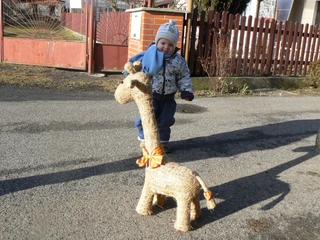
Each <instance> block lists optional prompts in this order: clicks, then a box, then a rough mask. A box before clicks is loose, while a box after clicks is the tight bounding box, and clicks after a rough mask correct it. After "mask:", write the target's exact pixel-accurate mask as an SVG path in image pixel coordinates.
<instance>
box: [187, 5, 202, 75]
mask: <svg viewBox="0 0 320 240" xmlns="http://www.w3.org/2000/svg"><path fill="white" fill-rule="evenodd" d="M197 19H198V9H195V10H194V12H193V16H192V24H191V34H190V37H191V40H190V49H186V51H188V50H189V51H190V54H189V63H188V65H189V69H190V73H191V74H193V73H194V69H195V62H196V61H197V59H196V47H198V46H196V34H197V23H198V21H197ZM198 43H199V42H198Z"/></svg>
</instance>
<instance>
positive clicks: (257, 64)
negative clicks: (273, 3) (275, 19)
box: [254, 18, 264, 74]
mask: <svg viewBox="0 0 320 240" xmlns="http://www.w3.org/2000/svg"><path fill="white" fill-rule="evenodd" d="M263 25H264V18H260V20H259V32H258V41H257V45H256V55H255V57H256V59H255V60H256V61H255V65H254V73H255V74H257V73H258V69H259V63H260V60H261V57H260V56H261V42H262V33H263Z"/></svg>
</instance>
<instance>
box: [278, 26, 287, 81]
mask: <svg viewBox="0 0 320 240" xmlns="http://www.w3.org/2000/svg"><path fill="white" fill-rule="evenodd" d="M287 34H288V21H285V22H284V29H283V32H282V41H281V49H280V55H279V60H280V64H279V73H280V74H281V75H282V74H284V71H283V68H284V66H283V65H284V59H285V53H286V48H287Z"/></svg>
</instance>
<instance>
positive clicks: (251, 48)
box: [248, 18, 259, 75]
mask: <svg viewBox="0 0 320 240" xmlns="http://www.w3.org/2000/svg"><path fill="white" fill-rule="evenodd" d="M258 22H259V19H258V18H255V19H254V24H253V32H252V38H251V46H250V62H249V72H248V73H249V74H250V75H252V74H253V66H254V60H255V59H254V56H255V54H254V53H255V51H256V37H257V30H258Z"/></svg>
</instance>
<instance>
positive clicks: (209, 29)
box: [204, 11, 213, 62]
mask: <svg viewBox="0 0 320 240" xmlns="http://www.w3.org/2000/svg"><path fill="white" fill-rule="evenodd" d="M212 22H213V11H209V12H208V20H207V24H206V28H205V32H206V34H205V37H206V40H205V46H204V59H206V60H208V61H210V62H211V60H210V55H211V54H210V51H211V46H212V43H211V37H212Z"/></svg>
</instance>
